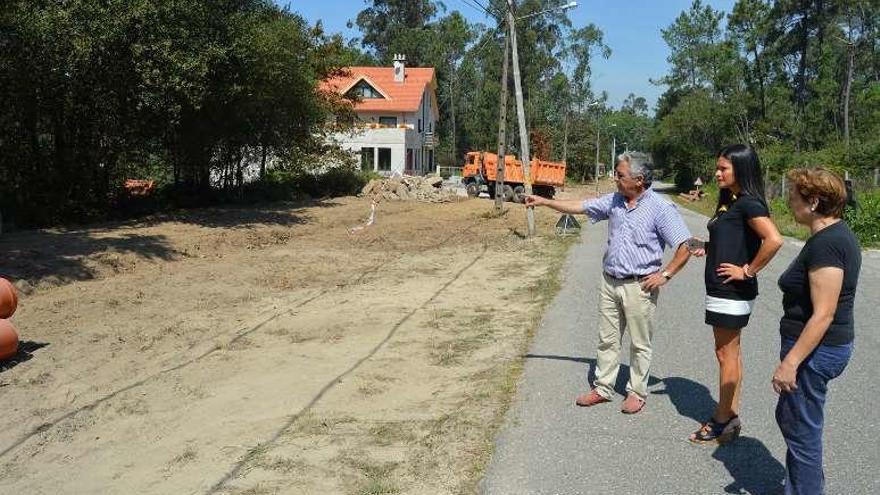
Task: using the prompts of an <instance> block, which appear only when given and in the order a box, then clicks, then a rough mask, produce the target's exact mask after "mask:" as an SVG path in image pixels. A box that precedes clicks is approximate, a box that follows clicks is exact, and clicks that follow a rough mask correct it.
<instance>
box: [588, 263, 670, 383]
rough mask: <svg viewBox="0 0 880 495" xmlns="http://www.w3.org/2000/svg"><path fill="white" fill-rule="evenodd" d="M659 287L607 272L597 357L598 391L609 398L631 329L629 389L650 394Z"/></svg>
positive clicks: (600, 300) (600, 301) (600, 293)
mask: <svg viewBox="0 0 880 495" xmlns="http://www.w3.org/2000/svg"><path fill="white" fill-rule="evenodd" d="M658 293H659V290H657V289H655V290H654V291H652V292H645V291H643V290H642V287H641V285H639V282H638V280H636V279H627V280H617V279H615V278H612V277H610V276H608V275H603V277H602V286H601V288H600V290H599V348H598V356H597V360H596V383H595V385H596V391H598V392H599V394H600V395H602V396H603V397H605V398H606V399H611V398H612V397H613V396H614V384H615V382H616V381H617V372H618V371H619V370H620V344H621V341H622V340H623V332H626V331H628V332H629V337H630V340H631V341H632V345H631V346H630V368H629V383H627V385H626V391H627V392H633V393H635V394H636V395H638V396H639V397H641V398H642V399H645V398H647V396H648V372H649V370H650V367H651V339H652V337H653V335H654V311H655V310H656V309H657V295H658Z"/></svg>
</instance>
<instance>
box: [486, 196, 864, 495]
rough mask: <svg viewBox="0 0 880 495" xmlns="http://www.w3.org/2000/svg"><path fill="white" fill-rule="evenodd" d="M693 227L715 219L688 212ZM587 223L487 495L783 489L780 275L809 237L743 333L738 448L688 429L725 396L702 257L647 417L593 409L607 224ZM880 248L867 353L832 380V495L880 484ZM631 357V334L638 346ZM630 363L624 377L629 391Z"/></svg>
mask: <svg viewBox="0 0 880 495" xmlns="http://www.w3.org/2000/svg"><path fill="white" fill-rule="evenodd" d="M682 214H683V216H684V218H685V221H686V222H687V224H688V226H689V228H690V229H691V232H692V233H694V234H695V235H706V229H705V223H706V218H705V217H703V216H701V215H697V214H695V213H692V212H690V211H686V210H683V211H682ZM583 223H584V229H583V232H582V239H581V242H580V243H579V244H578V245H576V246H575V247H574V248H573V249H572V251H571V253H570V256H569V259H568V261H567V266H566V270H565V273H566V275H565V283H564V286H563V287H564V288H563V289H562V291H561V292H560V293H559V295H558V296H557V298H556V299H555V301H554V302H553V304H552V305H551V306H550V308H549V310H548V312H547V315H546V316H545V317H544V320H543V322H542V324H541V328H540V329H539V331H538V332H537V335H536V337H535V341H534V343H533V345H532V348H531V350H530V352H529V353H528V354H527V356H526V365H525V372H524V375H523V378H522V381H521V382H520V385H519V389H518V392H517V395H516V397H515V400H514V404H513V406H512V407H511V409H510V411H509V412H508V414H507V418H506V422H505V426H504V428H503V430H502V432H501V434H500V435H499V437H498V439H497V445H496V452H495V455H494V457H493V459H492V462H491V464H490V466H489V469H488V471H487V474H486V477H485V479H484V480H483V481H482V484H481V490H482V492H483V493H486V494H499V495H502V494H503V495H513V494H548V495H549V494H593V493H596V494H609V493H613V494H715V493H719V494H721V493H748V494H773V493H781V482H782V478H783V475H784V455H785V446H784V443H783V441H782V437H781V436H780V434H779V432H778V430H777V428H776V423H775V421H774V416H773V411H774V407H775V404H776V402H775V398H776V397H775V394H774V393H773V390H772V389H771V388H770V376H771V375H772V373H773V370H774V368H775V365H776V363H777V359H778V352H779V351H778V349H779V342H778V333H777V322H778V318H779V316H780V314H781V301H782V295H781V293H780V291H779V290H778V288H777V287H776V280H777V278H778V277H779V275H780V273H781V272H782V271H783V270H784V269H785V268H786V267H787V266H788V263H789V262H790V261H791V260H792V259H793V258H794V256H795V255H796V254H797V253H798V251H799V250H800V247H801V243H800V242H799V241H795V240H787V241H786V245H785V246H784V247H783V248H782V249H781V250H780V252H779V254H778V255H777V257H776V258H775V259H774V260H773V262H772V263H771V265H770V266H769V267H767V268H766V269H765V270H764V271H763V272H762V273H761V274H760V275H759V277H760V281H759V283H760V290H761V295H760V296H759V298H758V302H757V304H756V309H755V313H754V314H753V316H752V323H751V324H750V325H749V326H748V327H747V328H746V329H745V330H744V332H743V348H744V349H743V352H744V356H743V361H744V369H745V377H744V385H743V387H744V389H743V406H742V411H741V413H740V415H741V417H742V418H743V434H742V436H741V437H740V438H739V439H738V440H737V441H736V442H735V443H733V444H731V445H728V446H725V447H708V446H696V445H691V444H690V443H689V442H687V436H688V434H689V433H691V432H692V431H694V430H695V429H696V428H697V427H698V426H699V425H698V422H699V421H702V420H704V419H706V418H707V417H708V416H709V415H710V414H711V412H712V410H713V408H714V406H715V397H717V395H716V394H717V391H716V390H717V386H716V385H715V383H716V381H717V365H716V363H715V357H714V354H713V350H712V349H713V347H712V334H711V329H710V328H709V327H707V326H706V325H704V324H703V302H702V299H703V295H704V289H703V282H702V270H703V266H704V265H703V263H704V262H703V260H702V259H696V258H693V259H691V261H690V263H689V264H688V266H686V267H685V269H684V270H683V271H682V272H681V273H680V274H679V275H677V276H676V277H675V278H674V279H673V281H672V282H671V283H670V284H669V285H667V286H666V287H664V288H663V289H661V290H662V292H661V294H660V302H659V307H658V329H657V331H656V334H655V341H654V344H655V351H654V362H653V365H652V373H651V374H652V376H651V379H650V394H651V395H650V398H649V400H648V403H647V405H646V406H645V409H644V410H643V411H642V413H640V414H637V415H635V416H628V415H624V414H621V413H620V403H619V400H622V399H623V395H620V396H619V397H618V398H617V399H618V402H615V403H611V404H602V405H599V406H596V407H593V408H589V409H583V408H579V407H577V406H575V404H574V398H575V396H576V395H577V394H578V392H581V391H583V390H586V389H587V386H588V385H587V379H588V370H589V369H591V368H592V367H593V366H594V365H595V357H596V327H595V322H596V315H597V304H596V301H597V296H596V292H597V288H598V284H599V280H598V276H599V274H600V273H601V260H602V253H603V250H604V248H605V242H606V229H607V224H606V223H604V222H602V223H599V224H596V225H589V224H588V222H583ZM878 294H880V253H878V252H876V251H875V252H868V253H866V254H865V255H864V261H863V268H862V273H861V280H860V284H859V292H858V296H857V299H856V317H857V322H856V339H857V340H856V351H855V355H854V357H853V360H852V361H851V362H850V365H849V368H848V369H847V371H846V372H845V373H844V374H843V376H841V377H840V378H838V379H837V380H836V381H834V382H833V383H832V387H831V391H830V395H829V399H828V406H827V409H826V418H827V420H826V427H825V464H826V477H827V493H828V494H846V495H855V494H876V493H880V447H878V434H880V429H878V426H880V409H878V407H877V406H876V405H874V404H876V402H874V401H875V400H877V399H876V395H875V394H876V393H877V386H876V381H874V380H872V378H873V376H874V374H875V373H876V369H877V365H878V364H880V359H878V355H877V353H878V351H880V345H878V344H880V329H878V322H880V304H878V303H880V297H878ZM624 348H625V349H626V350H627V351H626V352H625V353H624V355H625V356H627V358H625V360H624V362H625V363H626V362H628V348H629V343H628V340H627V341H626V343H625V344H624ZM627 374H628V368H626V367H623V370H622V372H621V374H620V376H619V379H618V384H617V385H618V387H617V389H618V392H619V393H620V394H623V393H624V387H625V384H626V378H627Z"/></svg>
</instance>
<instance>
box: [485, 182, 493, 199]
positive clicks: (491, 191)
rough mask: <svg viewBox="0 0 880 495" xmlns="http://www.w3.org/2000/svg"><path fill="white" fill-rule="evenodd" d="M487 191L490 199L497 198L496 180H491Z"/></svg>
mask: <svg viewBox="0 0 880 495" xmlns="http://www.w3.org/2000/svg"><path fill="white" fill-rule="evenodd" d="M486 192H488V193H489V198H490V199H492V200H494V199H495V183H494V182H490V183H489V185H487V186H486Z"/></svg>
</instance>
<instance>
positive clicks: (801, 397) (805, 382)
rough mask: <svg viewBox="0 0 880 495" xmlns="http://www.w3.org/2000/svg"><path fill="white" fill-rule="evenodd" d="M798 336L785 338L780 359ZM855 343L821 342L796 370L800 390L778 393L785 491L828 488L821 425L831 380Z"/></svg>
mask: <svg viewBox="0 0 880 495" xmlns="http://www.w3.org/2000/svg"><path fill="white" fill-rule="evenodd" d="M795 342H796V341H795V339H792V338H790V337H782V350H781V351H780V359H784V358H785V355H786V354H788V351H789V350H790V349H791V348H792V347H793V346H794V344H795ZM852 352H853V344H852V342H850V343H849V344H846V345H819V346H818V347H816V349H815V350H814V351H813V353H812V354H810V355H809V356H808V357H807V359H805V360H804V362H803V363H801V365H800V367H799V368H798V370H797V390H795V391H794V392H791V393H782V394H780V395H779V402H778V403H777V404H776V423H777V424H778V425H779V430H780V431H781V432H782V436H783V438H785V444H786V445H787V446H788V452H786V454H785V472H786V475H785V494H786V495H821V494H822V493H824V490H825V473H824V472H823V471H822V427H823V424H824V422H825V411H824V409H825V394H826V392H827V391H828V382H829V381H831V379H832V378H836V377H837V376H838V375H840V374H841V373H843V370H844V369H845V368H846V365H847V363H849V358H850V356H852Z"/></svg>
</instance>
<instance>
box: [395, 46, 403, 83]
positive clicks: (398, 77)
mask: <svg viewBox="0 0 880 495" xmlns="http://www.w3.org/2000/svg"><path fill="white" fill-rule="evenodd" d="M405 78H406V55H404V54H402V53H395V54H394V82H397V83H402V82H403V81H404V79H405Z"/></svg>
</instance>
